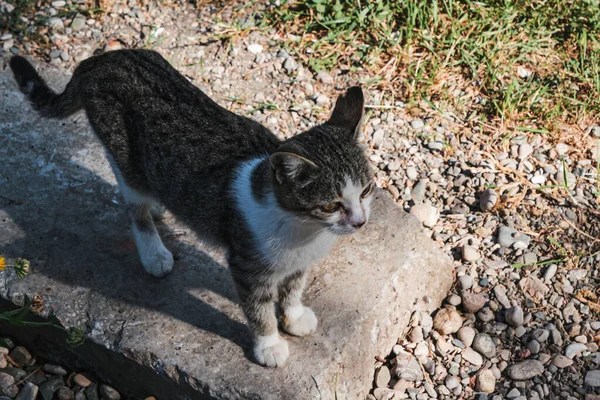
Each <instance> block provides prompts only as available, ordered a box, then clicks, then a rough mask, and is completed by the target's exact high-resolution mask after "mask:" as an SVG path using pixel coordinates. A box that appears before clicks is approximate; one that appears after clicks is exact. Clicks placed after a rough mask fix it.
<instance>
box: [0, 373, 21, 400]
mask: <svg viewBox="0 0 600 400" xmlns="http://www.w3.org/2000/svg"><path fill="white" fill-rule="evenodd" d="M17 393H19V388H18V387H17V385H15V378H13V377H12V376H10V375H9V374H6V373H4V372H0V396H8V397H11V398H14V397H15V396H16V395H17Z"/></svg>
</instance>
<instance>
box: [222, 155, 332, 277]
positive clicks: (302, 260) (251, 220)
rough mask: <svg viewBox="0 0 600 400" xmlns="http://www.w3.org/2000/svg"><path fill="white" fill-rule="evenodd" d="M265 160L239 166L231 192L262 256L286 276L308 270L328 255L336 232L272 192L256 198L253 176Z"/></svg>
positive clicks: (259, 159)
mask: <svg viewBox="0 0 600 400" xmlns="http://www.w3.org/2000/svg"><path fill="white" fill-rule="evenodd" d="M263 160H264V158H258V159H254V160H251V161H248V162H246V163H245V164H243V165H242V166H241V167H240V169H239V170H238V172H237V177H236V178H235V180H234V182H233V187H232V189H233V190H232V192H233V196H234V197H235V202H236V206H237V209H238V211H239V212H240V213H241V214H242V215H243V217H244V219H245V221H246V223H247V224H248V226H249V227H250V230H251V232H252V234H253V236H254V237H255V238H256V241H257V243H258V244H259V252H260V256H261V257H262V258H263V260H264V261H265V262H266V263H268V264H270V265H272V266H273V267H275V268H277V269H278V270H280V271H281V273H282V274H283V275H287V274H289V273H292V272H294V271H297V270H302V269H306V268H308V267H310V266H311V265H312V264H314V263H315V262H316V261H317V260H319V259H320V258H322V257H324V256H325V255H327V253H328V252H329V251H330V250H331V248H332V247H333V245H334V244H335V241H336V238H337V235H335V234H334V233H332V232H331V231H329V229H328V228H323V227H321V226H318V225H317V224H315V223H314V222H310V221H303V220H301V219H300V218H298V217H296V216H295V215H293V214H291V213H289V212H287V211H285V210H283V209H281V208H280V207H279V205H278V204H277V201H276V200H275V197H274V195H273V194H269V195H268V196H267V198H266V199H265V200H264V201H263V202H258V201H256V199H255V198H254V196H253V195H252V185H251V176H252V172H253V171H254V169H255V168H256V166H257V165H258V164H259V163H260V162H261V161H263Z"/></svg>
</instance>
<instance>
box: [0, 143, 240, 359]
mask: <svg viewBox="0 0 600 400" xmlns="http://www.w3.org/2000/svg"><path fill="white" fill-rule="evenodd" d="M65 134H69V132H66V133H65ZM82 139H84V138H82V137H79V138H78V139H77V141H78V143H77V144H79V145H80V146H73V148H69V147H68V146H67V147H61V146H63V145H64V144H61V143H54V144H53V142H52V138H47V145H44V144H39V145H37V146H36V144H34V143H31V138H29V139H23V140H19V139H17V140H16V141H15V140H13V141H8V143H7V144H8V145H7V146H3V147H4V148H3V149H0V156H2V159H3V160H5V162H1V163H0V182H2V180H1V178H5V179H6V181H4V182H3V184H2V187H3V189H2V190H1V192H0V216H2V218H1V219H0V220H2V219H3V220H4V221H2V224H1V225H5V227H4V228H2V227H1V226H0V243H2V242H4V245H3V249H2V253H3V255H5V256H9V257H19V256H22V257H25V258H28V259H30V260H31V261H32V268H33V272H32V275H31V276H28V277H27V278H25V279H31V280H35V279H36V275H38V277H39V275H42V276H45V277H47V278H50V279H51V280H54V281H57V282H58V285H57V287H54V286H53V285H52V284H50V283H48V284H47V287H39V290H40V291H41V294H42V295H46V296H50V297H51V296H54V297H56V298H60V297H61V296H65V293H56V291H57V290H65V289H68V288H76V287H83V288H86V289H90V290H91V291H92V292H93V293H98V294H101V295H102V296H104V297H106V298H108V299H110V303H109V304H110V306H109V307H110V308H111V309H110V310H106V313H109V312H116V313H118V312H119V305H120V304H122V303H129V304H131V305H134V306H136V307H139V308H140V310H141V311H140V314H142V315H139V316H137V318H138V319H139V320H142V321H143V320H144V318H145V316H144V315H143V309H148V310H154V311H157V312H160V313H163V314H166V315H169V316H171V317H172V318H175V319H178V320H180V321H183V322H185V323H188V324H190V325H191V326H190V329H194V328H193V327H196V328H198V329H202V330H205V331H207V332H210V333H212V334H215V335H218V336H221V337H223V338H225V339H227V340H230V341H231V342H233V343H235V344H237V345H238V346H240V347H241V348H242V349H243V351H244V353H245V355H246V357H247V358H251V356H250V354H249V349H250V348H251V338H250V335H249V331H248V328H247V327H246V325H245V324H244V321H243V318H238V319H237V320H234V319H232V318H231V317H230V315H228V313H226V312H224V311H223V310H219V309H217V308H216V307H215V306H213V305H212V304H211V299H216V298H218V297H222V298H225V299H227V300H221V301H218V302H216V303H219V304H225V307H229V310H231V307H235V305H234V303H236V302H237V298H236V294H235V291H234V288H233V284H232V282H231V278H230V275H229V270H228V269H227V268H226V267H225V266H223V265H222V264H220V263H219V262H217V261H216V260H215V259H213V258H212V257H211V256H210V255H208V254H207V253H206V252H204V251H202V250H200V249H199V248H198V247H197V246H196V245H195V242H194V239H193V238H192V237H191V233H189V231H186V230H182V229H181V228H182V227H181V226H180V225H178V224H175V226H173V224H171V223H169V224H168V225H165V224H164V223H160V222H159V223H157V226H158V228H159V231H160V232H161V236H162V237H163V240H164V242H165V245H166V246H167V248H169V249H170V250H171V251H172V252H173V254H174V256H175V259H176V261H175V268H174V270H173V272H172V273H171V274H170V275H168V276H167V277H165V278H163V279H156V278H153V277H151V276H150V275H148V274H147V273H145V272H144V270H143V268H142V266H141V264H140V261H139V257H138V255H137V251H136V249H135V245H134V243H133V241H132V237H131V232H130V228H129V222H128V218H127V215H126V212H125V209H124V206H123V200H122V197H121V195H120V194H119V193H118V189H117V188H116V187H115V186H113V185H111V184H109V183H108V182H107V181H106V180H104V179H102V178H101V177H100V176H98V175H97V174H96V173H94V172H92V171H91V170H88V169H86V168H85V167H83V166H82V165H80V164H79V163H77V162H76V161H75V162H74V161H73V158H74V155H75V154H76V153H77V152H79V153H81V151H82V149H83V150H84V151H88V150H89V153H95V152H98V151H100V152H101V150H100V149H99V147H98V146H92V147H95V148H92V149H89V148H88V146H87V145H85V144H82V143H84V141H82ZM89 139H91V138H89ZM60 141H62V140H59V142H60ZM19 142H21V143H19ZM25 146H26V147H25ZM11 147H12V148H11ZM18 147H22V148H21V149H20V151H21V154H19V155H18V156H16V155H15V151H19V149H18ZM2 153H5V154H2ZM101 154H102V153H101ZM96 156H98V155H97V154H96ZM38 159H43V160H45V162H47V163H46V164H45V166H44V167H41V168H40V166H39V164H38V165H36V162H34V160H38ZM117 203H120V204H117ZM2 211H4V213H6V214H7V216H6V215H2ZM5 223H6V224H5ZM182 232H183V235H182ZM7 239H8V240H7ZM46 281H47V279H46ZM36 282H37V281H36ZM40 283H46V282H44V280H42V279H40ZM69 296H76V294H74V293H73V294H70V295H69ZM70 301H73V299H71V300H70ZM113 303H114V304H113ZM225 311H227V310H225ZM229 314H231V313H229ZM235 315H236V316H237V315H239V313H235ZM168 332H169V331H168V329H166V330H165V334H168ZM170 339H172V341H173V342H176V340H177V338H175V337H173V338H170Z"/></svg>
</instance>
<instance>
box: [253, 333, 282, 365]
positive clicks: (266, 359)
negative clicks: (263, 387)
mask: <svg viewBox="0 0 600 400" xmlns="http://www.w3.org/2000/svg"><path fill="white" fill-rule="evenodd" d="M289 355H290V351H289V349H288V343H287V341H285V340H283V339H282V338H280V337H279V334H278V333H276V334H274V335H270V336H258V337H257V338H256V341H255V344H254V357H256V361H258V363H259V364H261V365H264V366H265V367H281V366H283V364H285V361H286V360H287V359H288V357H289Z"/></svg>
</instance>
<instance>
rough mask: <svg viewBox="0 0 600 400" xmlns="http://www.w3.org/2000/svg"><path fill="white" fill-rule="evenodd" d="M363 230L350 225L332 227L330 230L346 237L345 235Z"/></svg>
mask: <svg viewBox="0 0 600 400" xmlns="http://www.w3.org/2000/svg"><path fill="white" fill-rule="evenodd" d="M360 229H361V228H354V227H352V226H349V225H331V226H330V227H329V230H330V231H331V232H332V233H335V234H336V235H340V236H344V235H352V234H353V233H355V232H356V231H359V230H360Z"/></svg>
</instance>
